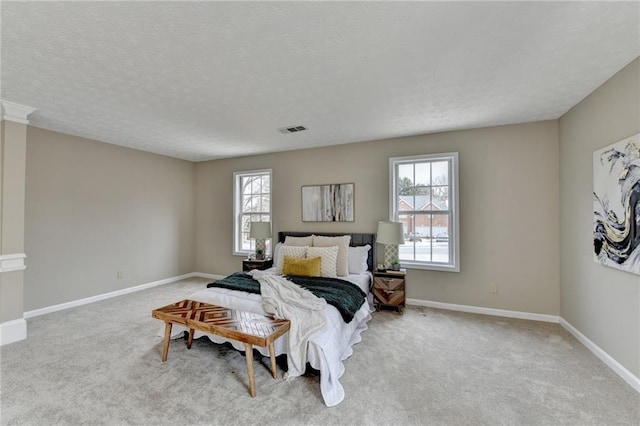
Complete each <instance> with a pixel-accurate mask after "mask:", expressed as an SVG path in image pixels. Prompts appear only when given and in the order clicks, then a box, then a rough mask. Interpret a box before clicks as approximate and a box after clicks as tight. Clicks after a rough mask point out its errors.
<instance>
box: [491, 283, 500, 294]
mask: <svg viewBox="0 0 640 426" xmlns="http://www.w3.org/2000/svg"><path fill="white" fill-rule="evenodd" d="M489 291H490V292H491V294H498V284H496V283H491V284H490V285H489Z"/></svg>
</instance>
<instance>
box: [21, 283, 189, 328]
mask: <svg viewBox="0 0 640 426" xmlns="http://www.w3.org/2000/svg"><path fill="white" fill-rule="evenodd" d="M196 276H200V275H199V274H197V273H195V272H190V273H188V274H183V275H178V276H177V277H172V278H166V279H164V280H159V281H153V282H150V283H147V284H141V285H137V286H134V287H129V288H123V289H122V290H116V291H111V292H109V293H104V294H98V295H96V296H91V297H86V298H84V299H79V300H74V301H72V302H66V303H61V304H59V305H53V306H48V307H46V308H41V309H35V310H33V311H27V312H25V313H24V317H25V318H32V317H37V316H40V315H44V314H50V313H52V312H57V311H62V310H64V309H69V308H74V307H76V306H81V305H86V304H87V303H93V302H98V301H100V300H105V299H110V298H112V297H116V296H122V295H124V294H129V293H133V292H136V291H140V290H146V289H148V288H152V287H157V286H159V285H163V284H169V283H172V282H175V281H180V280H184V279H186V278H192V277H196Z"/></svg>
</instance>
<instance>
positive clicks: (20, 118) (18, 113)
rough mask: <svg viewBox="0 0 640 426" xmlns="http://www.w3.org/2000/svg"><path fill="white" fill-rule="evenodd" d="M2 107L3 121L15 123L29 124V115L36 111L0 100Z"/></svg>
mask: <svg viewBox="0 0 640 426" xmlns="http://www.w3.org/2000/svg"><path fill="white" fill-rule="evenodd" d="M0 104H1V106H2V108H1V109H2V120H7V121H15V122H16V123H22V124H29V119H28V117H29V114H31V113H33V112H34V111H35V110H36V109H35V108H31V107H30V106H26V105H21V104H16V103H14V102H9V101H5V100H3V99H0Z"/></svg>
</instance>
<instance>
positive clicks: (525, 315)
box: [407, 298, 560, 323]
mask: <svg viewBox="0 0 640 426" xmlns="http://www.w3.org/2000/svg"><path fill="white" fill-rule="evenodd" d="M407 304H409V305H416V306H426V307H427V308H436V309H445V310H447V311H459V312H468V313H471V314H481V315H492V316H495V317H507V318H519V319H526V320H531V321H543V322H553V323H558V322H559V321H560V318H559V317H558V316H557V315H546V314H536V313H532V312H520V311H509V310H506V309H495V308H484V307H481V306H471V305H456V304H453V303H443V302H435V301H433V300H422V299H410V298H408V299H407Z"/></svg>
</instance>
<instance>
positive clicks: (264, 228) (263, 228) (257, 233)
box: [249, 222, 271, 240]
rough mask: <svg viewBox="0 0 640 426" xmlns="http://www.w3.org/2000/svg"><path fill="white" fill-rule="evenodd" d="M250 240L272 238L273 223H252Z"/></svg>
mask: <svg viewBox="0 0 640 426" xmlns="http://www.w3.org/2000/svg"><path fill="white" fill-rule="evenodd" d="M249 238H255V239H257V240H263V239H267V238H271V222H251V226H250V228H249Z"/></svg>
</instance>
